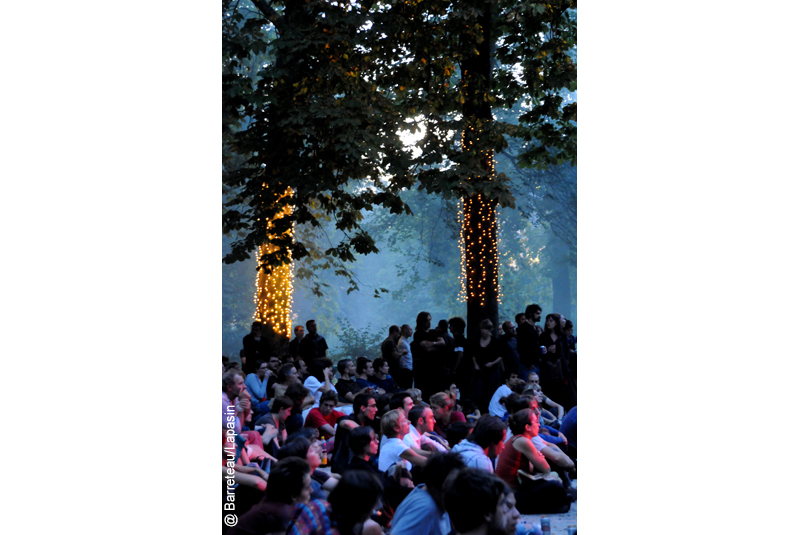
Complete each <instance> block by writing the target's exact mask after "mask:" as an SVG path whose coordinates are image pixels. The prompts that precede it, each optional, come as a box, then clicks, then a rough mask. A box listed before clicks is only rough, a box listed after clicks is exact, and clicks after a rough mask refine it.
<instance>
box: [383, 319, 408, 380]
mask: <svg viewBox="0 0 800 535" xmlns="http://www.w3.org/2000/svg"><path fill="white" fill-rule="evenodd" d="M398 340H400V327H398V326H397V325H392V326H391V327H389V336H388V337H387V338H386V340H384V341H383V343H382V344H381V357H382V358H383V359H384V360H385V361H386V362H388V363H389V371H390V372H391V373H392V375H393V376H395V377H397V372H398V370H399V369H400V359H401V358H402V356H403V355H404V354H405V353H403V350H401V349H400V347H399V346H398V345H397V342H398Z"/></svg>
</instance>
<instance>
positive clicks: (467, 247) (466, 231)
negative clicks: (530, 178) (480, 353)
mask: <svg viewBox="0 0 800 535" xmlns="http://www.w3.org/2000/svg"><path fill="white" fill-rule="evenodd" d="M467 128H468V129H469V130H470V133H471V134H472V135H475V134H474V132H475V129H474V128H473V127H471V126H469V127H467ZM467 137H468V136H467V132H465V133H464V135H463V136H462V138H461V149H462V150H467V146H468V145H472V141H471V140H469V139H467ZM475 140H476V141H479V140H480V138H475ZM483 161H484V164H485V165H486V167H487V169H488V170H489V177H488V180H493V179H494V178H495V177H496V176H497V175H496V173H495V162H494V151H493V150H487V151H484V152H483ZM467 180H472V177H468V178H467ZM458 220H459V224H460V225H461V235H460V236H459V242H458V247H459V249H460V250H461V291H460V292H459V300H461V301H474V300H478V302H479V303H480V306H485V305H486V300H487V299H495V298H496V299H497V300H498V302H499V301H500V298H501V297H502V294H501V292H500V280H501V277H500V274H499V258H498V252H497V247H498V227H497V203H495V202H491V201H488V200H487V199H486V198H485V197H484V196H483V195H481V194H476V195H474V196H472V197H468V198H464V199H462V201H461V202H460V203H459V213H458ZM473 222H474V223H473Z"/></svg>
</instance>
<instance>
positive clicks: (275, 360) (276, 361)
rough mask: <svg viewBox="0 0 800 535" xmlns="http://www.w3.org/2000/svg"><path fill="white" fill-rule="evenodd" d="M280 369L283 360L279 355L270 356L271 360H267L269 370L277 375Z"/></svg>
mask: <svg viewBox="0 0 800 535" xmlns="http://www.w3.org/2000/svg"><path fill="white" fill-rule="evenodd" d="M280 367H281V358H280V357H279V356H278V355H272V356H270V357H269V359H268V360H267V368H269V370H270V371H271V372H272V373H276V372H277V371H278V368H280Z"/></svg>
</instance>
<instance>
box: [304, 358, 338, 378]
mask: <svg viewBox="0 0 800 535" xmlns="http://www.w3.org/2000/svg"><path fill="white" fill-rule="evenodd" d="M327 368H330V369H331V371H333V362H332V361H331V359H328V358H323V359H314V360H312V361H311V366H310V367H309V370H308V373H309V375H311V376H312V377H314V378H316V379H317V381H319V382H320V383H324V382H325V370H326V369H327Z"/></svg>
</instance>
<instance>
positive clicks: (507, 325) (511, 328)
mask: <svg viewBox="0 0 800 535" xmlns="http://www.w3.org/2000/svg"><path fill="white" fill-rule="evenodd" d="M503 332H504V333H505V334H506V335H508V336H516V334H517V327H516V326H515V325H514V324H513V323H511V322H510V321H504V322H503Z"/></svg>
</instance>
